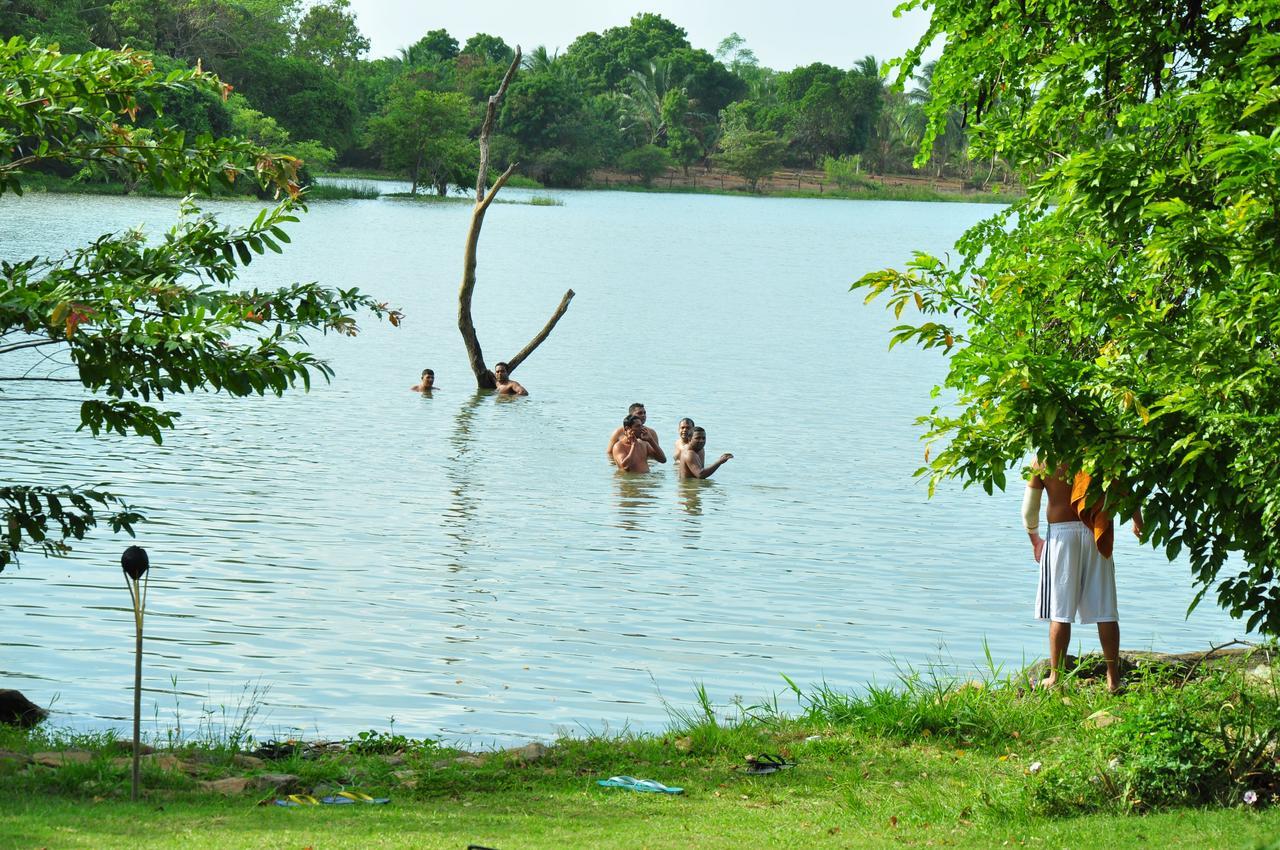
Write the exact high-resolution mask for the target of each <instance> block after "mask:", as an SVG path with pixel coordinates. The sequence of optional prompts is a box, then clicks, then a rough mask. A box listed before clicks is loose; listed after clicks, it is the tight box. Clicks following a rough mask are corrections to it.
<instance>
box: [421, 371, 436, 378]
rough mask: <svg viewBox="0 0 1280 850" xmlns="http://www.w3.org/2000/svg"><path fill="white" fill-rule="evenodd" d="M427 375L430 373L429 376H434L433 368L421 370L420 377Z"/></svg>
mask: <svg viewBox="0 0 1280 850" xmlns="http://www.w3.org/2000/svg"><path fill="white" fill-rule="evenodd" d="M427 375H430V376H431V377H433V378H434V377H435V376H436V373H435V370H434V369H423V370H422V377H424V378H425V377H427Z"/></svg>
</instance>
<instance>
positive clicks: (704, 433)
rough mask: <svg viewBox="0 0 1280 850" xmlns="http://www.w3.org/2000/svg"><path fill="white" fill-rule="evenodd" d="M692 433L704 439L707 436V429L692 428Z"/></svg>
mask: <svg viewBox="0 0 1280 850" xmlns="http://www.w3.org/2000/svg"><path fill="white" fill-rule="evenodd" d="M693 433H695V434H701V435H702V436H704V437H705V436H707V429H706V428H694V429H693Z"/></svg>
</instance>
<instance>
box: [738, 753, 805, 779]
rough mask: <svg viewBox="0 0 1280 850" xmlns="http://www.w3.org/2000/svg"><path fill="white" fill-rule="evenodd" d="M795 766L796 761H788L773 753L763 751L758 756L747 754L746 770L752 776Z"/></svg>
mask: <svg viewBox="0 0 1280 850" xmlns="http://www.w3.org/2000/svg"><path fill="white" fill-rule="evenodd" d="M795 766H796V763H795V762H793V761H787V760H786V759H784V758H783V757H782V756H776V755H774V754H773V753H762V754H761V755H758V756H747V770H746V772H747V774H749V775H751V776H764V775H766V774H769V773H777V772H778V771H780V770H785V769H787V768H788V767H795Z"/></svg>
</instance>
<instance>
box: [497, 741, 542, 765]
mask: <svg viewBox="0 0 1280 850" xmlns="http://www.w3.org/2000/svg"><path fill="white" fill-rule="evenodd" d="M505 752H506V754H507V755H508V756H509V757H510V758H513V759H516V760H517V761H523V762H534V761H541V760H542V759H544V758H546V757H547V753H549V752H551V748H550V747H547V746H544V745H542V744H539V743H538V742H537V741H534V742H533V743H532V744H525V745H524V746H523V747H512V748H511V749H509V750H506V751H505Z"/></svg>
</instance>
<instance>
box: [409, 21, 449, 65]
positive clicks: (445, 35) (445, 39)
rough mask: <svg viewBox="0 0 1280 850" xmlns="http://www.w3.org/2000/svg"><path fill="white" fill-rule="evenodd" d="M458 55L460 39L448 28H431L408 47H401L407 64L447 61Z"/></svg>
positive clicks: (428, 63) (429, 63)
mask: <svg viewBox="0 0 1280 850" xmlns="http://www.w3.org/2000/svg"><path fill="white" fill-rule="evenodd" d="M457 55H458V40H457V39H456V38H454V37H453V36H451V35H449V31H448V30H443V29H438V30H431V31H430V32H429V33H427V34H426V35H424V36H423V37H422V38H420V39H418V40H417V41H415V42H414V43H413V44H411V45H409V46H408V47H404V48H401V49H400V58H401V59H402V60H403V61H404V63H405V64H406V65H410V66H415V65H416V66H422V65H431V64H434V63H437V62H447V61H449V60H451V59H453V58H454V57H456V56H457Z"/></svg>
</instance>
